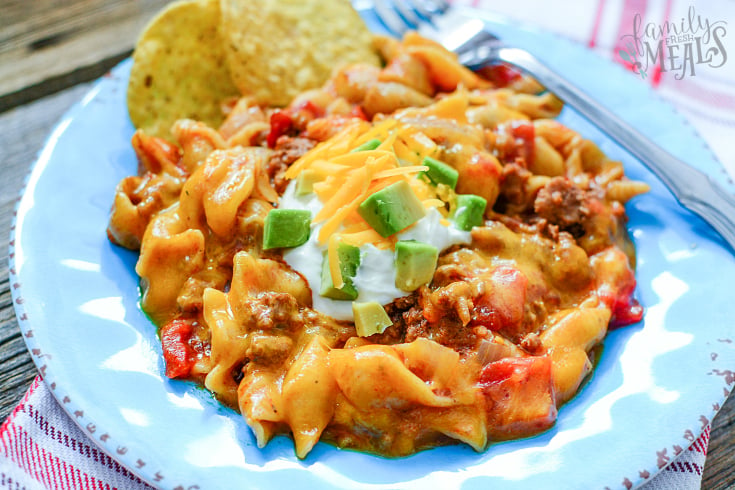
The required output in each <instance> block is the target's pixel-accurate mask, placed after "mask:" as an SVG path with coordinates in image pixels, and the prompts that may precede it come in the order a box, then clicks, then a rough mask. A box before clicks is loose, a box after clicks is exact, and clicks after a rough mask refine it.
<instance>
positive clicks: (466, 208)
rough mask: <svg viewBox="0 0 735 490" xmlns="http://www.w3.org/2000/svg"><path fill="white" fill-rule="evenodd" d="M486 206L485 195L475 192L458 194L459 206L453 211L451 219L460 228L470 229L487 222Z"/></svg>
mask: <svg viewBox="0 0 735 490" xmlns="http://www.w3.org/2000/svg"><path fill="white" fill-rule="evenodd" d="M486 207H487V200H485V198H483V197H480V196H477V195H475V194H458V195H457V206H456V207H455V208H454V211H452V214H451V215H450V219H451V220H452V221H454V224H455V226H456V227H457V228H459V229H460V230H464V231H470V230H471V229H472V228H473V227H475V226H480V225H482V224H483V223H484V222H485V220H484V215H485V208H486Z"/></svg>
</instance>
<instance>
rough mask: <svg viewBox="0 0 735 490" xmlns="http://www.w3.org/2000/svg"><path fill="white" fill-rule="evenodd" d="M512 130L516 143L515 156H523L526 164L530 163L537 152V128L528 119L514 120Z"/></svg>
mask: <svg viewBox="0 0 735 490" xmlns="http://www.w3.org/2000/svg"><path fill="white" fill-rule="evenodd" d="M510 131H511V135H512V136H513V140H514V143H515V156H516V157H520V158H523V159H524V160H525V161H526V165H530V164H531V163H533V158H534V155H535V152H536V144H535V143H534V138H535V137H536V128H534V126H533V123H531V122H528V121H513V122H512V123H511V125H510Z"/></svg>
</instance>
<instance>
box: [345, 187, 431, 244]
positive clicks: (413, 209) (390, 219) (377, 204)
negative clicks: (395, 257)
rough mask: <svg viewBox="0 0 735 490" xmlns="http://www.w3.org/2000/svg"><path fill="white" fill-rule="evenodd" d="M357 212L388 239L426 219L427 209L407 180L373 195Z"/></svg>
mask: <svg viewBox="0 0 735 490" xmlns="http://www.w3.org/2000/svg"><path fill="white" fill-rule="evenodd" d="M357 212H358V213H359V214H360V216H362V217H363V219H364V220H365V221H367V223H368V224H369V225H370V226H372V227H373V229H375V231H377V232H378V233H379V234H380V236H382V237H388V236H391V235H392V234H394V233H396V232H399V231H401V230H402V229H404V228H406V227H407V226H410V225H412V224H414V223H415V222H417V221H418V220H420V219H421V218H423V217H424V215H425V214H426V209H425V208H424V205H423V204H422V203H421V201H420V200H419V198H418V197H417V196H416V194H414V192H413V190H412V189H411V186H410V185H409V184H408V182H406V181H405V180H399V181H398V182H396V183H395V184H391V185H389V186H388V187H385V188H384V189H381V190H379V191H378V192H375V193H373V194H371V195H370V196H368V197H367V199H365V200H364V201H363V202H362V204H360V206H359V207H358V208H357Z"/></svg>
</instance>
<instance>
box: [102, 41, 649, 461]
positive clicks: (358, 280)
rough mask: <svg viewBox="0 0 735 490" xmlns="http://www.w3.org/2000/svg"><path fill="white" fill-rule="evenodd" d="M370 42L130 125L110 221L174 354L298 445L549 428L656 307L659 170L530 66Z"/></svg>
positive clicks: (267, 436)
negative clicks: (133, 159) (278, 89)
mask: <svg viewBox="0 0 735 490" xmlns="http://www.w3.org/2000/svg"><path fill="white" fill-rule="evenodd" d="M375 46H376V49H377V51H378V52H379V53H380V56H381V58H382V61H383V64H382V66H381V67H376V66H375V65H374V64H365V65H361V64H350V65H345V66H342V67H340V68H339V69H337V70H336V71H334V73H333V75H332V77H331V78H330V79H329V80H328V82H327V83H326V84H324V85H323V86H321V87H318V88H314V89H311V90H308V91H306V92H303V93H301V94H299V95H297V96H296V97H295V98H294V99H293V100H292V102H291V103H290V104H289V105H288V106H286V107H275V106H269V105H267V104H264V103H263V102H262V101H256V100H255V99H253V98H251V97H249V96H242V97H239V98H237V99H233V100H229V101H227V103H226V104H225V106H224V109H225V118H224V122H223V123H222V124H221V126H219V127H210V126H208V125H207V124H205V123H203V122H200V121H195V120H192V119H181V120H179V121H177V122H176V123H175V124H174V126H173V127H172V128H171V134H172V135H173V137H172V138H171V141H167V140H164V139H161V138H158V137H154V136H150V135H148V134H146V133H145V132H144V131H142V130H139V131H138V132H136V133H135V135H134V137H133V140H132V147H133V149H134V151H135V154H136V156H137V159H138V173H137V174H136V175H134V176H130V177H127V178H125V179H123V180H122V181H121V182H120V183H119V185H118V187H117V189H116V191H115V195H114V196H113V206H112V211H111V215H110V221H109V227H108V236H109V238H110V240H111V241H112V242H114V243H116V244H118V245H120V246H123V247H126V248H129V249H133V250H139V254H140V255H139V259H138V263H137V265H136V269H135V270H136V272H137V274H138V275H139V276H140V282H141V291H142V307H143V309H144V310H145V311H146V313H147V314H148V315H149V316H150V318H151V319H152V320H153V321H154V322H155V323H156V324H157V326H158V328H159V334H160V339H161V344H162V347H163V355H164V358H165V366H166V368H165V369H166V375H167V376H168V377H170V378H181V379H193V380H196V381H198V382H199V383H201V384H202V385H203V386H204V387H206V389H208V390H209V391H211V392H212V393H213V394H214V395H215V396H216V397H217V399H218V400H220V401H221V402H222V403H224V404H227V405H229V406H231V407H235V408H237V409H239V411H240V412H241V413H242V415H243V417H244V418H245V420H246V421H247V423H248V425H249V426H250V427H251V429H252V431H253V434H254V437H255V439H256V441H257V443H258V445H259V446H264V445H265V444H267V443H268V441H269V440H271V439H272V438H273V437H274V436H277V435H290V436H291V437H292V438H293V441H294V445H295V452H296V454H297V456H298V457H300V458H304V457H306V456H307V455H308V454H309V452H310V451H311V450H312V448H313V447H314V445H315V444H316V443H317V442H319V441H320V440H321V441H325V442H328V443H331V444H334V445H336V446H339V447H345V448H354V449H357V450H361V451H366V452H370V453H376V454H380V455H384V456H389V457H397V456H404V455H408V454H412V453H415V452H417V451H420V450H423V449H426V448H430V447H434V446H437V445H445V444H452V443H463V444H467V445H469V446H470V447H472V448H473V449H475V450H477V451H483V450H484V449H485V448H486V447H487V446H488V444H489V443H491V442H492V441H498V440H504V439H512V438H518V437H526V436H529V435H532V434H536V433H538V432H540V431H543V430H546V429H548V428H549V427H551V426H552V425H553V424H554V421H555V419H556V414H557V410H558V408H559V406H561V405H562V404H563V403H564V402H566V401H568V400H569V399H570V398H571V397H572V396H574V394H575V393H576V392H577V391H578V390H579V389H580V386H582V384H583V383H584V380H585V378H586V377H587V376H588V375H589V373H590V372H591V370H592V369H593V367H594V364H595V358H594V355H595V352H596V346H598V344H600V342H602V340H603V339H604V338H605V335H606V333H607V331H608V328H610V327H616V326H621V325H626V324H630V323H634V322H636V321H638V320H640V318H641V316H642V314H643V310H642V307H641V306H640V305H639V304H638V303H637V302H636V301H635V299H634V297H633V294H634V289H635V275H634V267H635V254H634V249H633V246H632V244H631V242H630V240H629V238H628V236H627V232H626V227H625V224H626V219H627V218H626V215H625V208H624V204H625V203H626V202H627V201H628V200H630V199H633V198H634V197H635V196H636V195H638V194H641V193H643V192H646V191H647V186H646V185H645V184H643V183H641V182H636V181H631V180H629V179H627V178H626V176H625V174H624V172H623V167H622V164H621V163H620V162H617V161H613V160H611V159H609V158H608V157H607V156H606V155H604V154H603V153H602V152H601V151H600V149H599V148H598V147H597V146H596V145H595V144H594V143H593V142H592V141H590V140H587V139H585V138H584V137H583V136H581V135H580V134H578V133H577V132H575V131H574V130H572V129H570V128H567V127H564V126H563V125H562V124H560V123H559V122H557V121H556V120H554V117H556V116H557V115H558V114H559V112H560V111H561V109H562V104H561V102H560V101H559V100H558V99H557V98H556V97H555V96H554V95H553V94H550V93H548V92H542V91H540V90H539V87H538V86H537V84H535V82H534V81H533V80H531V79H528V78H527V77H524V76H522V75H519V74H516V73H514V72H512V71H505V72H503V73H502V76H499V75H498V72H497V69H493V70H491V69H487V70H481V71H479V72H472V71H470V70H468V69H467V68H465V67H464V66H462V65H461V64H459V63H458V61H457V58H456V56H455V55H453V54H452V53H450V52H448V51H446V50H445V49H444V48H442V47H441V46H439V45H437V44H435V43H434V42H432V41H429V40H427V39H424V38H422V37H421V36H419V35H418V34H416V33H408V34H407V35H406V36H405V37H404V39H402V40H396V39H391V38H387V37H376V39H375ZM386 203H387V204H386ZM391 203H393V204H391ZM395 203H398V204H395Z"/></svg>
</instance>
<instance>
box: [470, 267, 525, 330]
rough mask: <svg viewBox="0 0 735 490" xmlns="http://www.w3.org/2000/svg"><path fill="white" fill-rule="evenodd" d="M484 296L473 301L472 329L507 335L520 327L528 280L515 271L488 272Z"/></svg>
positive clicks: (505, 268) (514, 269)
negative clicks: (478, 328) (479, 328)
mask: <svg viewBox="0 0 735 490" xmlns="http://www.w3.org/2000/svg"><path fill="white" fill-rule="evenodd" d="M489 283H490V285H491V287H489V288H488V289H487V291H486V293H485V294H484V295H483V296H481V297H480V298H477V299H475V310H474V312H473V317H474V321H473V323H474V324H476V325H482V326H484V327H486V328H488V329H490V330H493V331H499V330H504V331H506V332H508V333H510V332H509V329H513V327H514V325H520V323H521V322H522V321H523V314H524V309H525V304H526V296H527V291H528V278H527V277H526V275H525V274H524V273H523V272H521V271H520V270H518V269H516V268H515V267H510V266H500V267H498V268H497V269H495V270H494V271H493V272H492V275H491V277H490V281H489Z"/></svg>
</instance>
